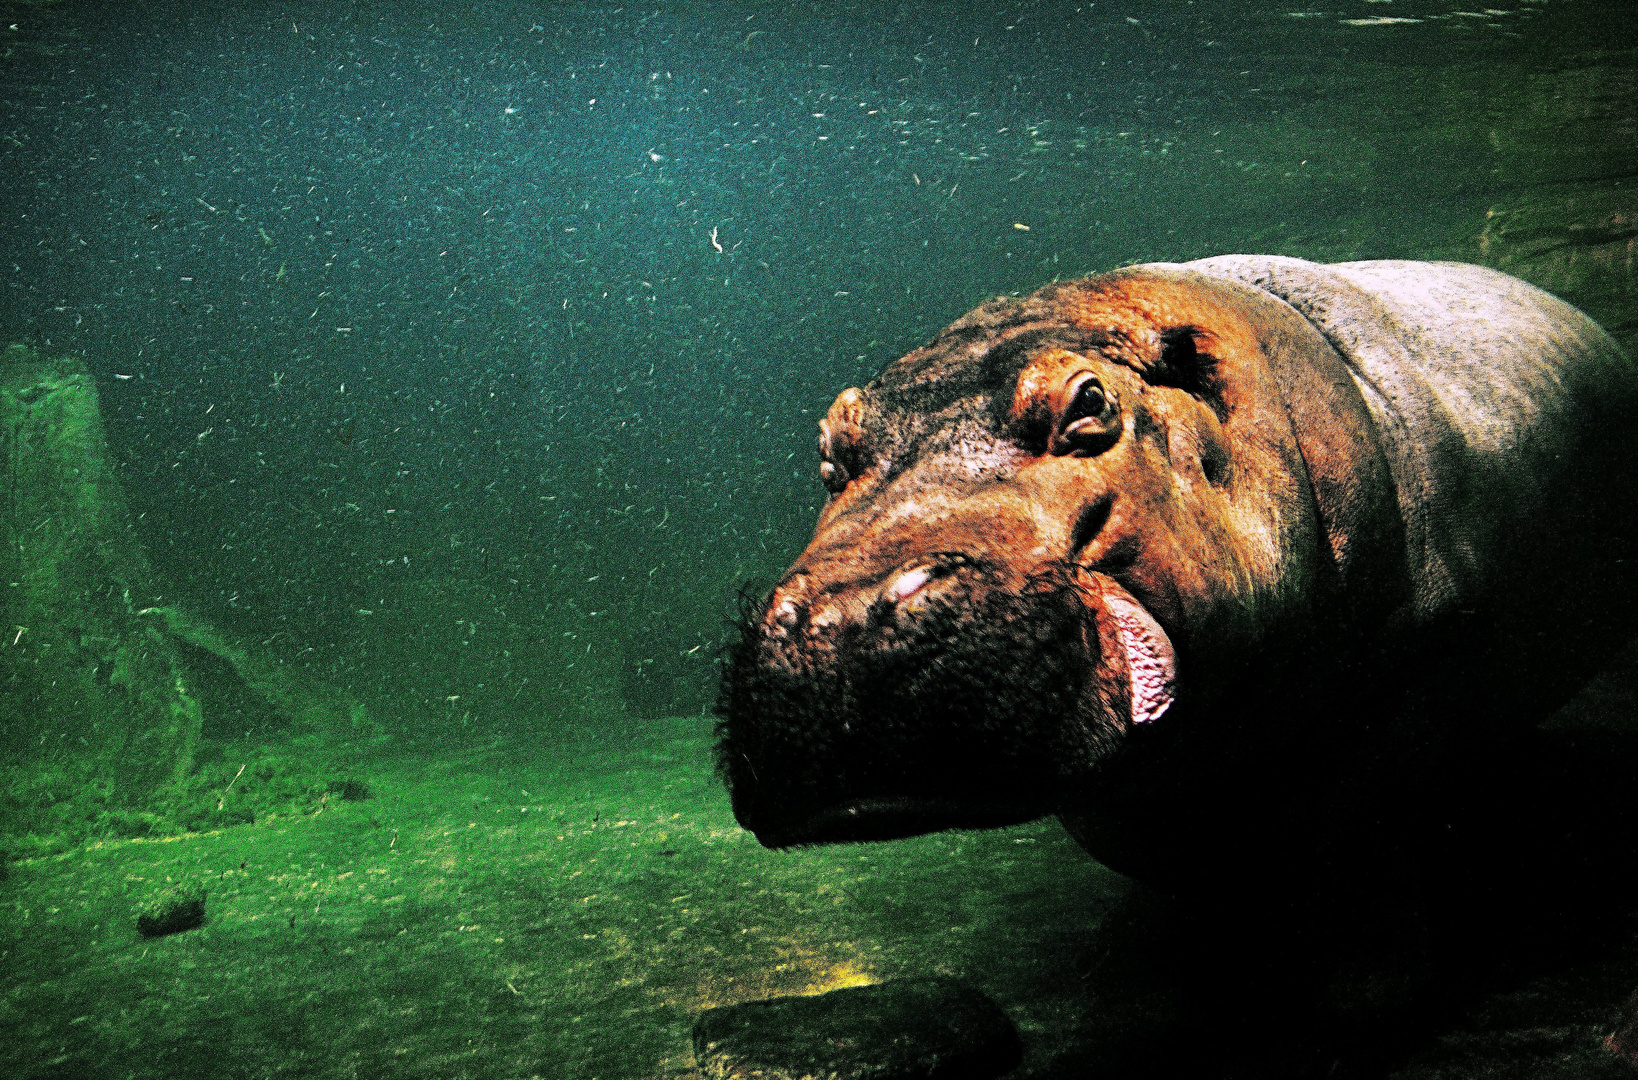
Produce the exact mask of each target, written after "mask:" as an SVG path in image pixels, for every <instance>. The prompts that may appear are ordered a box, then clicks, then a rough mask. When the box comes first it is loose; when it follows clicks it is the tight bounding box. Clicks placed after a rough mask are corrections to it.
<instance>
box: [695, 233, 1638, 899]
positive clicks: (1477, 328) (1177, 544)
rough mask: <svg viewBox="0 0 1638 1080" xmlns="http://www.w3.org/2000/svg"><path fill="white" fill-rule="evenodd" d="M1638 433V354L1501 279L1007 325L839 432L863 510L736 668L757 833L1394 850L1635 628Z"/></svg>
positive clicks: (722, 757) (1264, 289) (1208, 270)
mask: <svg viewBox="0 0 1638 1080" xmlns="http://www.w3.org/2000/svg"><path fill="white" fill-rule="evenodd" d="M1089 385H1090V386H1091V387H1092V388H1093V391H1095V392H1092V393H1090V394H1089V393H1088V391H1087V387H1088V386H1089ZM1635 415H1638V370H1635V368H1634V365H1633V364H1632V363H1631V362H1630V360H1628V359H1627V358H1626V357H1625V356H1624V355H1622V353H1621V352H1620V350H1619V349H1618V348H1617V347H1616V346H1615V344H1614V343H1613V342H1612V341H1611V340H1610V338H1609V337H1608V336H1607V335H1606V334H1604V332H1603V331H1602V330H1600V329H1599V328H1598V327H1597V326H1596V325H1594V324H1593V323H1592V322H1591V321H1590V320H1589V319H1587V318H1586V317H1585V316H1584V315H1582V314H1581V313H1580V312H1578V311H1576V310H1575V309H1573V308H1571V307H1570V306H1568V305H1566V304H1564V303H1562V302H1561V301H1559V300H1557V299H1555V298H1553V297H1551V296H1549V295H1547V294H1545V293H1543V292H1541V291H1539V290H1537V289H1534V288H1533V287H1531V286H1529V285H1526V284H1524V283H1523V282H1520V281H1517V280H1515V279H1512V278H1509V277H1507V276H1505V275H1502V274H1499V273H1496V272H1494V271H1490V270H1486V269H1482V268H1479V267H1473V266H1465V265H1460V264H1449V263H1415V262H1398V261H1391V262H1390V261H1384V262H1363V263H1344V264H1338V265H1330V266H1325V265H1318V264H1314V263H1308V262H1304V261H1301V260H1297V259H1288V258H1280V257H1274V256H1244V255H1231V256H1221V257H1218V258H1213V259H1206V260H1201V261H1199V262H1194V263H1188V264H1183V265H1172V264H1152V265H1147V266H1138V267H1132V268H1129V269H1127V270H1123V271H1119V272H1116V273H1113V274H1108V275H1104V276H1102V277H1098V278H1091V279H1086V280H1084V281H1078V282H1067V283H1062V284H1058V285H1053V286H1049V287H1048V288H1046V289H1043V290H1041V291H1040V292H1039V293H1036V294H1034V295H1033V296H1030V297H1026V298H1023V299H1019V300H1009V299H1002V300H997V301H994V302H991V303H990V304H986V305H985V306H983V307H981V308H979V309H978V310H976V311H974V312H973V313H971V314H969V315H967V316H965V317H964V318H962V319H961V320H959V321H958V322H956V323H955V324H954V325H952V326H951V327H950V328H949V329H947V330H946V331H944V332H943V333H942V334H941V335H939V337H938V338H936V339H935V340H934V341H933V342H932V343H930V344H929V345H928V346H926V347H925V348H923V349H920V350H917V351H916V352H914V353H911V354H910V355H908V356H907V357H905V358H903V359H902V360H900V361H898V362H896V363H895V364H893V365H890V366H889V368H888V369H887V370H886V371H884V372H883V373H882V375H881V376H880V377H878V379H877V380H876V381H874V382H873V383H871V384H870V385H869V386H867V387H865V388H863V389H862V390H850V391H848V392H847V393H844V394H843V395H842V397H841V398H839V399H838V401H837V404H836V406H833V408H832V410H831V413H830V415H829V416H828V417H827V420H826V424H825V425H823V426H822V438H821V452H822V457H823V462H822V474H823V476H824V478H825V482H826V486H827V487H829V488H830V489H831V491H832V498H831V501H830V503H829V504H828V505H827V507H826V509H825V511H824V513H823V515H822V516H821V520H820V525H819V528H818V531H817V532H816V534H815V537H814V540H813V542H812V543H811V544H810V545H809V547H808V549H807V550H806V551H804V552H803V553H802V555H801V556H800V557H799V558H798V559H797V561H796V563H795V564H794V565H793V566H792V568H791V570H790V571H789V572H788V574H787V576H786V577H785V578H784V579H783V580H782V581H781V583H780V584H779V585H777V586H776V587H775V589H774V590H773V592H772V593H771V594H770V596H769V597H768V599H767V602H766V604H765V605H764V606H763V607H762V608H761V609H760V610H758V611H753V612H750V613H749V617H748V618H747V621H746V624H745V626H744V627H743V634H742V639H741V641H740V642H739V643H738V644H737V645H736V646H734V647H733V648H732V649H731V651H730V655H729V657H728V663H727V668H726V675H725V680H724V686H723V693H722V698H721V701H720V702H719V707H718V713H719V717H720V724H719V735H720V740H721V741H720V744H719V748H718V760H719V766H720V768H721V771H722V773H723V775H724V777H725V779H726V781H727V783H728V785H729V788H730V792H731V794H732V797H733V802H734V809H735V813H736V815H737V816H738V818H739V820H740V822H741V823H742V824H743V825H744V826H745V827H746V828H748V829H750V830H752V831H753V832H755V833H756V834H757V836H758V838H759V839H761V840H762V842H764V843H765V844H768V845H770V846H784V845H788V844H801V843H822V842H832V841H846V840H861V839H880V838H890V837H894V836H904V835H912V834H914V833H918V832H925V831H929V830H934V829H940V828H948V827H985V826H992V825H1001V824H1007V823H1011V822H1017V821H1022V820H1028V819H1030V818H1033V817H1037V816H1040V815H1043V814H1048V813H1055V814H1058V815H1060V816H1061V817H1062V818H1063V820H1064V822H1065V824H1066V825H1067V826H1068V827H1069V829H1070V831H1071V833H1072V834H1073V835H1075V836H1076V838H1077V839H1078V840H1079V841H1080V842H1081V843H1082V844H1083V845H1084V846H1085V847H1087V849H1088V850H1090V851H1091V852H1092V853H1093V854H1094V855H1095V856H1097V857H1098V858H1100V859H1101V860H1103V861H1104V862H1106V863H1108V864H1110V865H1112V866H1114V867H1116V868H1117V869H1122V870H1125V871H1127V872H1130V873H1133V874H1136V875H1139V876H1142V877H1146V878H1148V879H1151V880H1157V881H1161V882H1170V883H1179V884H1185V885H1188V884H1194V885H1201V884H1210V883H1214V882H1221V881H1224V880H1229V879H1244V878H1245V877H1246V876H1247V875H1251V874H1259V875H1264V876H1265V877H1266V876H1267V875H1268V874H1270V873H1278V874H1283V875H1293V876H1295V875H1307V874H1309V873H1310V872H1312V871H1313V870H1314V869H1315V868H1316V867H1321V866H1323V864H1326V863H1329V862H1335V861H1338V860H1343V859H1355V858H1360V857H1367V856H1368V855H1369V854H1370V853H1371V852H1373V851H1377V850H1386V849H1389V848H1393V847H1395V846H1397V845H1398V844H1399V840H1397V839H1395V837H1396V836H1397V835H1400V834H1401V833H1402V832H1404V831H1411V832H1414V831H1416V830H1418V829H1423V830H1425V829H1426V827H1427V823H1428V820H1429V818H1430V816H1437V815H1438V814H1440V813H1441V812H1442V810H1441V808H1440V804H1439V802H1438V793H1439V792H1441V791H1444V790H1452V791H1454V790H1457V788H1458V787H1459V784H1460V782H1461V780H1462V774H1463V771H1464V769H1465V768H1468V767H1469V765H1468V763H1469V762H1471V761H1473V760H1477V759H1478V758H1481V757H1482V755H1478V754H1475V753H1474V752H1473V749H1474V748H1475V747H1478V746H1482V745H1484V744H1485V743H1487V742H1490V741H1494V740H1497V739H1500V738H1503V737H1504V735H1505V733H1506V732H1507V731H1509V730H1518V729H1519V728H1521V727H1527V726H1528V725H1530V724H1533V723H1535V722H1537V721H1539V720H1540V719H1541V718H1542V717H1544V716H1545V715H1546V714H1547V712H1549V711H1550V710H1551V709H1553V708H1556V707H1557V706H1558V705H1560V704H1561V703H1562V702H1563V701H1564V700H1566V699H1567V697H1568V696H1569V695H1570V694H1572V693H1573V692H1574V690H1575V689H1576V688H1577V687H1578V686H1579V685H1581V684H1582V683H1583V682H1584V681H1585V680H1586V679H1587V678H1588V677H1589V676H1590V674H1591V673H1593V672H1594V671H1595V670H1596V669H1597V667H1598V666H1599V665H1600V664H1602V663H1603V662H1605V661H1606V660H1607V658H1608V657H1609V656H1610V655H1611V653H1612V652H1613V651H1614V650H1615V649H1616V648H1617V647H1618V646H1619V645H1621V644H1622V643H1623V642H1624V641H1625V640H1626V638H1627V637H1628V636H1629V634H1630V632H1631V630H1632V625H1631V622H1632V620H1631V616H1630V614H1629V609H1630V607H1631V605H1630V604H1629V603H1628V602H1627V600H1628V598H1629V597H1630V595H1631V591H1630V590H1631V585H1632V582H1631V580H1630V569H1629V568H1630V566H1631V561H1630V560H1629V559H1628V555H1629V552H1630V543H1629V538H1630V535H1631V529H1632V522H1633V516H1634V499H1633V497H1632V487H1631V480H1632V478H1633V467H1632V465H1631V464H1630V459H1631V457H1632V455H1631V453H1630V450H1629V449H1628V446H1627V443H1628V431H1627V427H1628V426H1629V425H1630V424H1631V423H1632V422H1633V420H1634V417H1635Z"/></svg>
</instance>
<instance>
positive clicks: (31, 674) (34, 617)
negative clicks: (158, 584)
mask: <svg viewBox="0 0 1638 1080" xmlns="http://www.w3.org/2000/svg"><path fill="white" fill-rule="evenodd" d="M0 470H3V471H0V478H3V479H0V484H3V490H0V586H3V588H0V695H3V696H4V697H5V698H6V700H7V702H8V705H9V706H10V707H9V708H8V710H7V711H8V722H7V724H6V725H5V726H4V728H3V729H0V743H3V745H0V750H4V752H5V754H6V756H7V758H8V759H9V760H10V761H12V762H14V763H22V762H25V761H26V762H28V763H29V767H30V768H33V769H38V768H40V767H41V766H42V765H46V764H49V763H51V762H54V761H57V760H58V759H61V758H63V757H67V756H72V757H74V758H77V759H83V760H90V761H93V762H97V763H99V764H100V765H101V768H100V769H99V770H97V772H98V774H99V775H101V776H102V777H104V778H105V780H106V782H107V783H108V785H110V792H109V794H110V795H111V796H112V797H113V800H114V801H115V802H117V803H119V802H122V803H128V804H131V805H135V804H138V803H140V802H141V801H142V800H143V799H144V798H146V797H147V795H149V794H150V793H151V792H152V791H153V790H154V789H155V788H157V787H159V786H160V785H163V784H166V783H170V782H174V781H176V780H179V779H181V778H182V777H184V776H186V775H187V774H188V771H189V769H190V767H191V765H192V760H193V753H194V748H195V745H196V744H197V742H198V738H199V730H200V724H201V720H202V715H201V712H200V708H199V703H198V702H197V700H195V698H194V697H193V695H191V694H190V693H189V690H188V686H187V680H186V674H185V671H184V669H183V667H182V665H181V663H180V661H179V658H178V656H177V652H176V649H175V647H174V645H173V644H172V643H171V642H170V640H169V639H168V638H167V637H166V635H165V633H164V632H163V630H162V629H160V628H158V627H155V626H153V625H151V624H150V623H148V622H147V621H145V620H143V619H141V618H139V617H138V616H137V614H136V611H137V609H138V608H140V607H141V606H142V601H143V599H144V597H145V596H147V595H148V594H149V591H150V589H151V587H152V586H151V582H150V578H151V574H150V571H149V568H148V564H147V560H146V558H145V557H144V556H143V553H142V549H141V548H140V546H138V544H137V542H136V539H135V536H134V534H133V532H132V523H131V518H130V514H129V512H128V511H127V509H126V506H125V501H124V499H123V497H122V496H121V494H120V488H119V483H118V479H117V477H116V476H115V471H114V466H113V463H112V462H111V461H110V460H109V456H108V452H107V446H106V442H105V439H104V435H103V427H102V419H101V416H100V415H99V413H98V404H97V390H96V384H95V383H94V382H93V380H92V378H91V375H90V373H89V372H88V371H87V370H86V368H85V365H84V364H83V363H82V362H81V361H79V360H78V359H74V358H67V357H56V358H48V357H45V356H42V355H40V354H39V353H37V352H35V351H33V350H31V349H28V348H26V347H23V346H17V345H14V346H11V347H10V348H8V349H6V350H5V352H4V353H0Z"/></svg>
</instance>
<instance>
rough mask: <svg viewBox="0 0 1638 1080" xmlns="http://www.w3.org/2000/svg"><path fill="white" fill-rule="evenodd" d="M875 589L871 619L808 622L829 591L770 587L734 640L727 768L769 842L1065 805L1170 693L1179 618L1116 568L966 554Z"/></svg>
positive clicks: (1026, 813) (999, 821) (726, 704)
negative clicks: (1022, 569)
mask: <svg viewBox="0 0 1638 1080" xmlns="http://www.w3.org/2000/svg"><path fill="white" fill-rule="evenodd" d="M929 582H931V583H933V584H935V585H937V586H938V587H937V588H931V587H928V588H924V587H923V586H924V585H926V584H927V583H929ZM876 588H878V589H879V593H878V599H876V600H875V601H873V602H872V603H871V604H869V605H868V606H866V607H861V608H860V609H859V610H863V611H865V614H864V615H863V616H861V617H859V618H856V619H855V620H853V621H851V622H848V621H841V622H838V623H834V624H831V623H825V624H822V625H821V626H817V627H814V628H812V629H810V628H809V625H808V624H804V623H803V622H802V621H801V619H799V618H796V619H793V618H792V617H791V616H792V614H793V611H796V610H798V609H800V610H801V611H806V610H808V609H810V608H813V607H817V606H822V605H823V604H824V603H825V598H824V597H823V596H820V597H819V598H818V599H813V600H809V599H806V598H803V599H802V600H801V602H794V601H792V600H791V599H790V598H789V596H788V595H787V596H786V598H785V599H782V600H774V601H771V602H770V604H769V605H768V607H767V608H765V609H764V610H763V611H762V613H761V614H760V616H758V617H756V618H749V619H747V620H746V622H745V624H744V626H743V627H742V636H741V640H740V641H739V642H738V643H737V644H736V645H735V646H733V647H731V648H730V650H729V654H728V656H727V658H726V660H727V663H726V665H725V678H724V684H723V691H722V695H721V698H720V699H719V702H718V710H717V711H718V716H719V718H720V722H719V724H718V729H717V730H718V735H719V737H720V741H719V743H718V747H717V760H718V767H719V770H720V772H721V773H722V774H723V777H724V779H725V780H726V781H727V784H728V788H729V792H730V795H731V797H732V800H733V807H734V813H735V816H736V818H738V820H739V822H740V823H741V824H742V825H743V826H744V827H745V828H747V829H748V830H750V831H751V832H753V833H755V834H756V837H757V839H758V840H759V841H760V842H761V843H763V844H764V845H766V846H768V847H787V846H792V845H800V844H817V843H840V842H853V841H865V840H889V839H897V838H901V837H907V836H915V835H919V834H922V833H927V832H933V831H937V830H941V829H951V828H956V829H978V828H995V827H1000V826H1005V825H1013V824H1018V823H1021V822H1025V821H1029V820H1032V819H1034V818H1038V817H1042V816H1045V815H1047V814H1050V813H1054V812H1056V811H1057V810H1058V809H1059V804H1060V803H1061V802H1062V801H1063V800H1064V797H1065V796H1066V794H1068V793H1070V792H1072V791H1074V790H1077V789H1079V788H1080V786H1081V785H1082V784H1083V783H1084V781H1085V779H1086V777H1087V775H1088V774H1089V773H1090V772H1092V771H1093V770H1094V769H1095V768H1096V767H1097V765H1098V763H1099V762H1101V761H1102V760H1104V759H1105V758H1106V757H1107V756H1108V755H1109V754H1110V753H1112V752H1113V750H1114V748H1115V746H1116V745H1117V744H1118V743H1119V741H1120V740H1121V739H1122V738H1124V737H1125V736H1126V735H1127V733H1128V732H1130V731H1131V730H1133V729H1134V728H1137V727H1140V726H1142V725H1146V724H1150V723H1152V722H1154V721H1156V720H1158V719H1160V718H1161V717H1162V716H1163V715H1164V714H1165V713H1166V712H1167V711H1168V710H1169V709H1170V707H1171V705H1172V698H1173V687H1174V684H1175V671H1176V664H1175V660H1174V658H1173V651H1172V646H1171V643H1170V641H1169V639H1168V638H1167V635H1166V633H1165V631H1164V630H1162V629H1161V627H1160V625H1159V624H1158V623H1157V622H1156V620H1155V619H1154V618H1153V616H1151V615H1150V614H1149V613H1148V611H1147V610H1146V609H1145V608H1144V607H1143V605H1142V604H1140V603H1139V602H1138V601H1137V600H1136V599H1135V598H1134V597H1133V596H1132V595H1131V593H1129V592H1128V591H1127V590H1126V589H1125V588H1123V587H1122V586H1121V585H1119V584H1118V583H1116V582H1115V581H1114V580H1113V579H1112V578H1110V577H1108V576H1107V575H1105V574H1102V573H1093V572H1089V571H1088V570H1087V569H1086V568H1085V567H1081V566H1076V565H1073V564H1065V565H1061V566H1060V565H1054V566H1052V567H1050V568H1048V569H1047V570H1045V571H1042V572H1040V573H1038V574H1037V575H1036V576H1035V577H1033V578H1032V579H1030V581H1029V582H1027V583H1026V584H1025V585H1023V586H1022V587H1020V586H1019V584H1018V583H1017V581H1016V580H1015V579H1011V578H1009V577H1008V576H1007V575H1006V574H1005V572H1004V571H1002V570H1001V569H1000V568H998V567H993V566H988V565H985V564H983V563H982V562H981V561H979V560H964V561H962V562H961V563H960V564H959V570H958V571H953V572H945V571H941V572H940V573H939V574H936V575H929V574H926V573H923V572H921V571H920V570H918V569H917V568H910V569H908V570H904V571H901V572H899V573H896V574H892V575H889V576H888V578H887V580H886V582H885V584H883V585H879V586H876ZM814 621H815V622H817V621H818V620H814Z"/></svg>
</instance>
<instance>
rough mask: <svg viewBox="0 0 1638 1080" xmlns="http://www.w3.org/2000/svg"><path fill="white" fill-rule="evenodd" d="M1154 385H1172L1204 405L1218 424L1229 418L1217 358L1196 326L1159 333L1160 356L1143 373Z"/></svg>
mask: <svg viewBox="0 0 1638 1080" xmlns="http://www.w3.org/2000/svg"><path fill="white" fill-rule="evenodd" d="M1143 377H1144V379H1145V380H1146V381H1147V382H1149V383H1151V384H1152V385H1155V386H1175V387H1176V388H1177V389H1179V390H1182V391H1183V392H1184V393H1187V394H1189V395H1191V396H1193V397H1196V398H1199V399H1200V400H1201V401H1203V402H1205V403H1206V405H1207V406H1208V407H1209V408H1210V409H1211V411H1212V412H1214V413H1216V414H1217V419H1218V421H1219V422H1222V421H1225V420H1227V419H1228V418H1229V408H1228V403H1227V402H1226V401H1225V400H1224V398H1223V383H1222V378H1221V377H1220V373H1219V371H1218V364H1217V358H1216V357H1215V356H1213V355H1212V354H1211V351H1210V335H1209V334H1208V333H1207V332H1206V331H1204V330H1201V329H1200V328H1199V327H1197V326H1173V327H1170V328H1168V329H1166V330H1162V331H1161V332H1160V356H1159V357H1158V358H1157V359H1156V361H1155V362H1154V364H1153V365H1152V366H1151V367H1149V368H1148V370H1146V371H1145V372H1144V373H1143Z"/></svg>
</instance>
